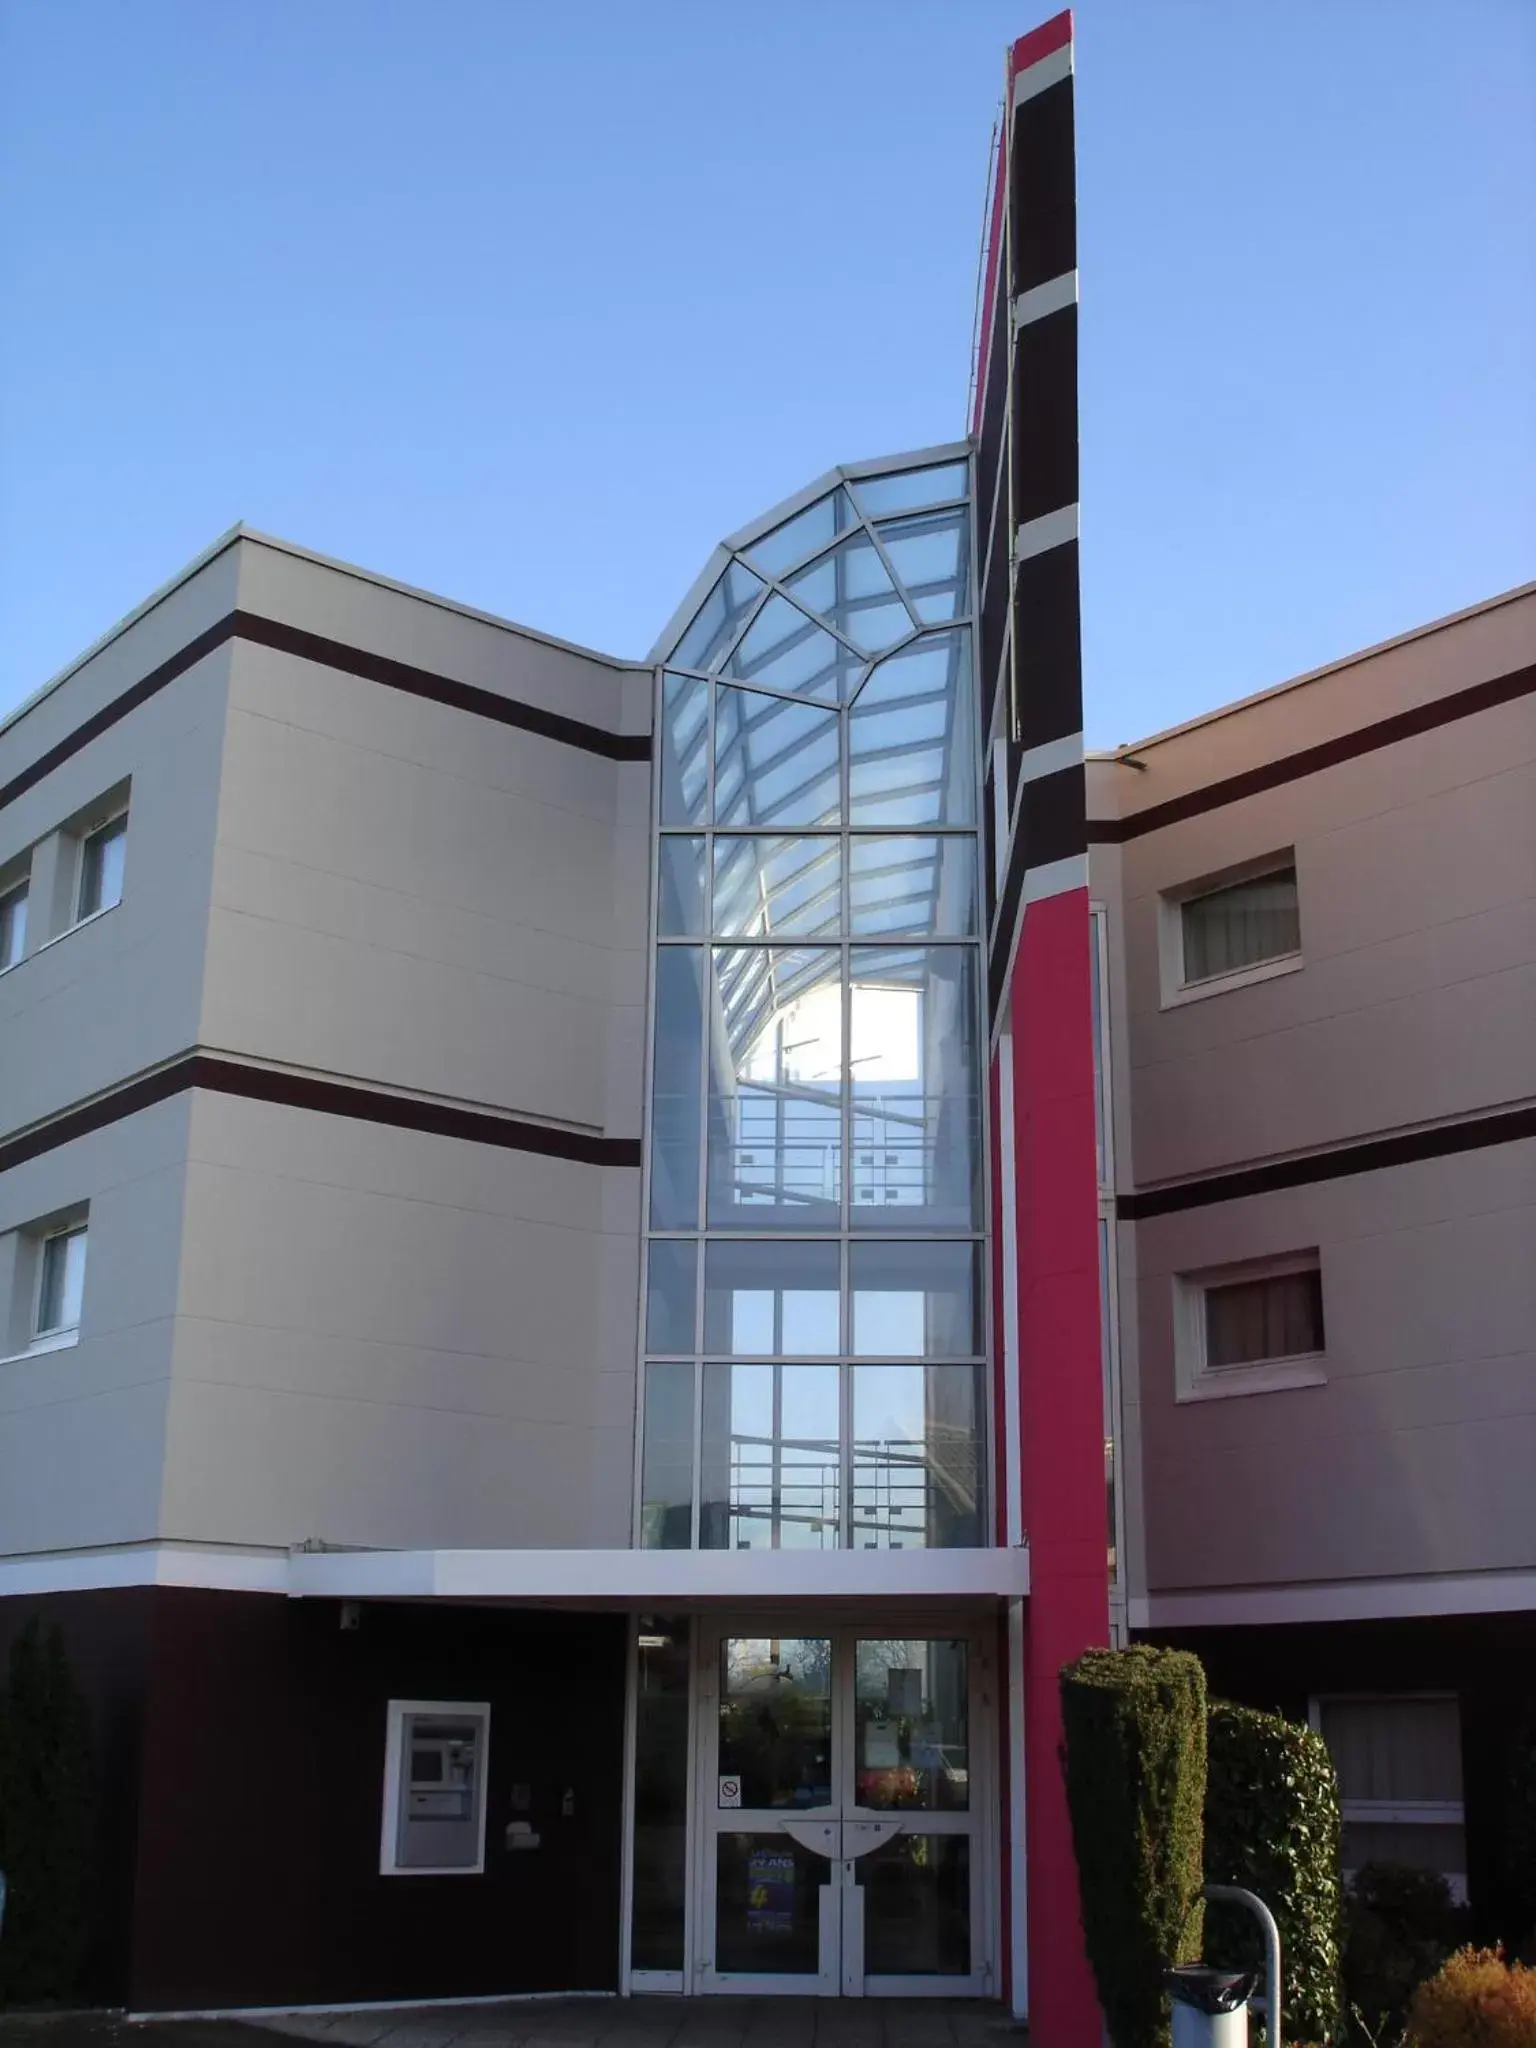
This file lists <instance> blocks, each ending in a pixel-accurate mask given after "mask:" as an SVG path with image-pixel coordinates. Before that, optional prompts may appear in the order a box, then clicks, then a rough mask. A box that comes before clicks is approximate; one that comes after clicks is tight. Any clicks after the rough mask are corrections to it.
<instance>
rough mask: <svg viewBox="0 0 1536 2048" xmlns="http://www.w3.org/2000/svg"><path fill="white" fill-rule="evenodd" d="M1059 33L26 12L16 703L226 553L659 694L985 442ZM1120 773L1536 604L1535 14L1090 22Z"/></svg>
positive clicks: (1, 572)
mask: <svg viewBox="0 0 1536 2048" xmlns="http://www.w3.org/2000/svg"><path fill="white" fill-rule="evenodd" d="M1048 12H1050V8H1049V5H1048V4H1047V5H1039V4H1037V5H1035V6H1031V5H1030V4H1029V0H771V4H758V5H755V6H746V5H726V4H724V0H652V4H650V5H646V6H637V5H634V4H632V0H601V4H593V0H562V4H560V5H558V6H548V5H543V4H538V0H436V4H432V0H262V4H261V5H260V6H256V7H236V6H233V5H218V6H215V5H209V4H206V0H133V4H132V5H127V4H125V0H0V712H3V711H4V710H5V709H8V708H9V707H10V706H11V705H12V704H14V703H15V702H16V701H17V700H18V699H19V698H20V697H22V696H23V695H24V694H26V693H27V692H28V691H30V690H31V689H33V688H35V687H36V686H37V685H38V684H39V683H41V682H42V681H44V680H46V678H47V677H48V676H49V675H50V674H52V673H53V672H54V671H55V670H56V669H58V668H59V667H60V666H62V665H63V664H64V663H65V662H66V661H68V660H69V659H70V658H71V657H72V656H73V655H74V654H76V653H77V652H78V651H79V650H80V649H81V648H82V647H84V646H85V645H86V644H87V643H88V642H90V641H91V640H92V639H93V638H94V637H95V636H96V635H97V634H99V633H100V632H102V631H103V630H105V629H106V628H107V627H108V626H110V625H111V624H112V623H113V621H114V620H115V619H117V618H118V617H119V616H121V614H122V613H123V612H125V611H126V610H128V609H129V608H130V607H131V606H132V605H134V604H135V603H136V602H137V601H138V600H139V599H140V598H141V597H143V596H144V595H145V594H146V593H147V592H148V591H149V590H150V589H151V588H152V587H153V586H154V585H156V584H157V583H159V582H161V581H163V580H164V579H165V578H166V577H167V576H169V575H171V574H172V573H174V572H175V571H176V570H177V569H178V568H179V567H180V566H181V565H182V564H183V563H184V562H185V561H186V560H187V559H188V558H189V557H191V556H192V555H193V554H195V553H196V552H197V551H198V550H199V549H200V548H202V547H204V546H205V545H206V544H207V543H208V542H209V541H210V540H211V539H213V538H214V537H215V536H216V535H217V534H218V533H220V532H221V531H223V530H224V529H225V528H226V527H228V526H229V525H231V524H232V523H233V522H234V521H236V520H237V519H244V520H246V521H247V522H249V523H250V524H252V525H255V526H258V527H260V528H263V529H265V530H267V531H270V532H275V533H279V534H282V535H285V536H286V537H288V538H290V539H293V540H295V541H298V542H301V543H303V544H305V545H307V546H310V547H313V548H317V549H320V550H322V551H324V552H326V553H330V554H335V555H339V556H342V557H344V558H346V559H348V560H351V561H356V562H360V563H363V564H365V565H366V566H368V567H369V568H372V569H376V570H378V571H380V572H382V573H384V574H387V575H390V576H394V577H398V578H400V579H402V580H404V581H406V582H411V583H418V584H422V585H425V586H426V587H428V588H430V589H433V590H436V591H440V592H442V593H443V594H445V595H447V596H450V597H454V598H458V599H462V600H463V601H465V602H467V603H471V604H475V605H480V606H483V607H485V608H487V609H489V610H492V611H496V612H500V613H503V614H505V615H506V616H508V617H511V618H514V619H517V620H520V621H523V622H525V623H527V624H529V625H532V626H536V627H538V628H540V629H542V630H544V631H547V632H551V633H557V634H561V635H564V636H566V637H568V638H571V639H574V640H578V641H582V642H585V643H587V644H590V645H593V646H596V647H600V648H603V649H606V650H608V651H611V652H613V653H616V654H623V655H631V656H643V655H644V654H645V652H646V651H647V649H648V647H649V645H650V642H651V640H652V638H653V636H654V634H655V633H656V631H657V630H658V628H659V627H660V626H661V624H662V623H663V621H664V620H665V619H666V617H667V616H668V614H669V613H670V611H671V610H672V607H673V605H674V604H675V602H676V601H677V599H678V597H679V596H680V595H681V593H682V592H683V590H685V589H686V587H687V586H688V584H689V583H690V582H691V580H692V579H693V577H694V575H695V574H696V572H697V570H698V568H699V566H700V564H701V562H702V560H703V558H704V557H705V555H706V554H707V553H708V550H709V548H710V547H711V546H712V544H713V543H714V541H715V540H716V539H717V538H718V537H719V536H720V535H721V534H723V533H725V532H727V531H729V530H730V529H732V528H734V527H736V526H738V525H740V524H742V523H743V522H745V521H746V520H747V519H748V518H750V517H752V516H753V515H754V514H755V513H757V512H758V511H760V510H762V509H763V508H764V507H766V506H767V505H769V504H771V503H772V502H774V501H775V500H776V499H778V498H780V497H782V496H784V495H786V494H787V493H788V492H790V491H792V490H794V489H796V488H797V487H798V486H799V485H800V484H802V483H803V482H805V481H807V480H809V479H810V478H811V477H813V476H815V475H817V474H819V473H820V472H821V471H822V470H824V469H826V468H827V467H829V466H830V465H831V464H832V463H834V462H836V461H839V460H843V459H855V458H859V457H863V456H869V455H876V454H881V453H885V452H888V451H893V450H897V449H901V448H907V447H916V446H922V445H924V444H928V443H932V442H935V441H941V440H947V439H950V438H952V437H954V436H956V435H957V434H959V433H960V432H962V431H963V426H964V406H965V394H966V380H967V374H968V355H969V347H970V325H971V304H972V285H973V279H974V272H975V263H976V249H977V242H978V238H979V234H980V226H981V209H982V196H983V193H982V188H983V182H984V175H985V161H986V152H987V143H988V136H989V133H990V128H991V122H992V117H993V112H994V107H995V103H996V100H997V96H998V91H999V86H1000V77H1001V59H1002V52H1003V48H1004V46H1005V44H1006V43H1007V42H1008V41H1009V40H1010V39H1011V37H1013V36H1014V35H1016V34H1019V33H1021V32H1022V31H1023V30H1025V29H1027V28H1029V27H1031V26H1033V25H1034V23H1035V22H1036V21H1037V20H1039V19H1041V18H1042V17H1043V16H1044V15H1045V14H1047V13H1048ZM1077 21H1078V121H1079V127H1078V145H1079V190H1080V231H1081V232H1080V260H1081V268H1082V292H1083V355H1082V437H1083V458H1084V469H1083V500H1084V502H1083V573H1084V605H1085V619H1084V645H1085V662H1086V682H1087V697H1088V726H1089V739H1090V742H1091V743H1094V744H1112V743H1114V742H1115V741H1118V740H1122V739H1129V738H1132V737H1135V736H1138V735H1141V734H1145V733H1147V732H1150V731H1153V730H1155V729H1157V728H1158V727H1160V726H1163V725H1167V724H1170V723H1172V722H1174V721H1176V720H1178V719H1180V718H1183V717H1187V716H1190V715H1192V714H1193V713H1196V712H1198V711H1200V710H1203V709H1206V708H1209V707H1210V706H1212V705H1215V704H1219V703H1221V702H1224V701H1225V700H1227V699H1229V698H1231V697H1233V696H1236V695H1239V694H1242V693H1244V692H1246V691H1249V690H1253V689H1258V688H1262V687H1264V686H1266V685H1267V684H1270V683H1273V682H1278V681H1281V680H1283V679H1284V678H1285V677H1286V676H1288V675H1292V674H1295V673H1297V672H1298V671H1301V670H1303V669H1305V668H1308V667H1310V666H1314V665H1316V664H1318V663H1320V662H1323V661H1327V660H1330V659H1332V658H1334V657H1336V656H1338V655H1341V654H1344V653H1347V652H1349V651H1350V650H1352V649H1353V648H1356V647H1359V646H1362V645H1365V644H1368V643H1369V642H1371V641H1373V640H1376V639H1380V638H1383V637H1385V636H1387V635H1390V634H1392V633H1395V632H1399V631H1402V630H1403V629H1405V628H1407V627H1409V626H1412V625H1414V624H1417V623H1419V622H1421V621H1423V620H1425V619H1428V618H1432V617H1435V616H1437V615H1439V614H1441V613H1443V612H1446V611H1449V610H1452V609H1454V608H1456V607H1458V606H1461V605H1464V604H1469V603H1474V602H1476V601H1477V600H1478V599H1480V598H1483V597H1486V596H1489V595H1491V594H1492V593H1493V592H1495V591H1497V590H1500V589H1504V588H1507V587H1508V586H1510V585H1511V584H1514V583H1517V582H1520V581H1522V580H1525V579H1528V578H1530V577H1532V576H1533V575H1536V481H1533V480H1536V374H1533V372H1532V365H1533V363H1536V232H1533V228H1532V200H1533V195H1536V8H1533V7H1532V6H1531V4H1530V0H1326V4H1325V0H1243V4H1241V5H1235V4H1233V0H1085V4H1084V5H1083V6H1081V7H1080V8H1079V9H1078V11H1077Z"/></svg>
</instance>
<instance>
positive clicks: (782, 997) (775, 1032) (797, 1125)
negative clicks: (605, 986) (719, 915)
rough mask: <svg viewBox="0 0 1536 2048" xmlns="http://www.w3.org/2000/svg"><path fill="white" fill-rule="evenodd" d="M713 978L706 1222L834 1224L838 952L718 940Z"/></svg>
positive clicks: (838, 1175)
mask: <svg viewBox="0 0 1536 2048" xmlns="http://www.w3.org/2000/svg"><path fill="white" fill-rule="evenodd" d="M669 950H672V949H669ZM714 973H715V1002H714V1024H713V1034H712V1044H711V1048H710V1059H709V1102H708V1134H709V1135H708V1143H709V1157H708V1163H707V1168H706V1172H707V1180H708V1218H709V1222H710V1224H711V1225H713V1226H715V1227H720V1226H726V1227H729V1226H731V1225H736V1226H745V1227H747V1228H752V1229H763V1230H771V1229H779V1230H785V1229H788V1230H806V1229H810V1230H835V1229H836V1228H837V1226H838V1222H839V1205H840V1203H841V1199H842V1147H843V1133H842V1094H843V1086H842V1075H843V1004H842V977H841V967H840V960H839V956H838V954H837V953H836V952H835V951H834V950H832V949H831V948H830V947H809V946H717V947H716V948H715V950H714Z"/></svg>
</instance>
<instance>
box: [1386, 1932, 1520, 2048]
mask: <svg viewBox="0 0 1536 2048" xmlns="http://www.w3.org/2000/svg"><path fill="white" fill-rule="evenodd" d="M1408 2039H1409V2040H1410V2041H1411V2042H1412V2043H1413V2048H1531V2044H1532V2042H1536V1970H1527V1969H1523V1968H1522V1967H1521V1966H1520V1964H1518V1963H1515V1964H1513V1965H1511V1964H1509V1963H1506V1962H1505V1960H1504V1954H1503V1951H1502V1950H1501V1949H1496V1948H1464V1949H1458V1950H1457V1952H1456V1954H1455V1955H1453V1956H1452V1957H1451V1958H1450V1960H1449V1962H1447V1963H1444V1964H1442V1966H1441V1968H1440V1969H1439V1971H1438V1972H1437V1973H1436V1974H1435V1975H1434V1976H1433V1977H1431V1978H1430V1979H1429V1980H1428V1982H1427V1983H1424V1984H1421V1985H1420V1986H1419V1988H1418V1990H1417V1991H1415V1993H1414V1994H1413V2002H1412V2004H1411V2005H1410V2006H1409V2008H1408Z"/></svg>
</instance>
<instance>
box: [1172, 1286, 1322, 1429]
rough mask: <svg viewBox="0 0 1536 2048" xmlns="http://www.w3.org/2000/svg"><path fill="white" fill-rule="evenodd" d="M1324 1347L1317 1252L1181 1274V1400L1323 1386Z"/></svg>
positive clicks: (1177, 1311)
mask: <svg viewBox="0 0 1536 2048" xmlns="http://www.w3.org/2000/svg"><path fill="white" fill-rule="evenodd" d="M1324 1348H1325V1347H1324V1333H1323V1279H1322V1271H1321V1268H1320V1266H1319V1263H1318V1256H1317V1253H1316V1252H1315V1251H1309V1252H1296V1253H1292V1254H1289V1255H1287V1256H1286V1257H1285V1258H1281V1259H1266V1260H1260V1261H1257V1262H1255V1263H1254V1264H1252V1265H1246V1266H1227V1267H1218V1268H1215V1269H1213V1270H1212V1271H1210V1272H1207V1273H1186V1274H1181V1275H1180V1276H1179V1278H1178V1279H1177V1280H1176V1281H1175V1283H1174V1360H1175V1367H1176V1377H1177V1381H1178V1397H1179V1399H1180V1400H1181V1401H1194V1400H1202V1399H1205V1398H1207V1397H1209V1396H1211V1395H1213V1394H1228V1393H1230V1394H1252V1393H1261V1392H1267V1391H1274V1390H1277V1389H1280V1388H1284V1387H1310V1386H1319V1385H1321V1384H1322V1383H1323V1381H1324V1380H1325V1379H1326V1377H1327V1375H1326V1373H1325V1371H1324V1370H1323V1352H1324Z"/></svg>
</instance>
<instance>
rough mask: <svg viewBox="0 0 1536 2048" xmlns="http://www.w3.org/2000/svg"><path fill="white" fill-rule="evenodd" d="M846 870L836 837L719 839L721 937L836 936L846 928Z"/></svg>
mask: <svg viewBox="0 0 1536 2048" xmlns="http://www.w3.org/2000/svg"><path fill="white" fill-rule="evenodd" d="M842 865H843V860H842V842H841V840H839V839H836V838H825V839H818V838H806V837H802V836H800V835H796V836H795V837H794V838H784V839H774V838H769V837H766V836H765V835H763V834H762V833H754V834H752V835H750V836H746V837H743V838H739V839H738V838H734V837H731V836H728V835H726V834H724V833H721V834H719V835H717V837H716V839H715V913H714V918H715V933H716V936H717V937H719V938H722V939H788V938H833V937H835V936H836V934H837V933H838V931H839V930H840V929H841V925H842V907H841V898H842Z"/></svg>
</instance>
